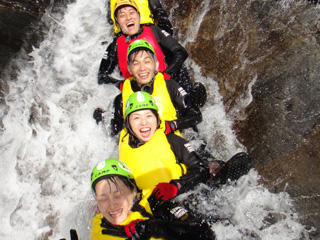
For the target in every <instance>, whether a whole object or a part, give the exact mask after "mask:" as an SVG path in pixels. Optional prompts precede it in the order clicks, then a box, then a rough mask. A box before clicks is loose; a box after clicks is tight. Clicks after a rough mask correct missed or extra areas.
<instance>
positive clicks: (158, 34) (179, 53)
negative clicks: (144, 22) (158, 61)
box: [150, 26, 188, 75]
mask: <svg viewBox="0 0 320 240" xmlns="http://www.w3.org/2000/svg"><path fill="white" fill-rule="evenodd" d="M150 28H151V30H152V32H153V34H154V36H155V38H156V39H157V42H158V44H159V46H160V47H161V50H162V51H163V54H164V55H165V61H166V64H167V69H166V71H165V72H166V73H168V74H169V75H170V74H174V73H176V72H178V70H179V69H180V68H181V67H182V64H183V63H184V61H185V60H186V59H187V57H188V53H187V51H186V50H185V48H184V47H183V46H182V45H181V44H180V43H179V42H178V41H177V40H176V39H174V38H173V37H172V36H171V35H170V34H168V33H166V32H165V31H163V30H161V29H160V28H158V27H156V26H150Z"/></svg>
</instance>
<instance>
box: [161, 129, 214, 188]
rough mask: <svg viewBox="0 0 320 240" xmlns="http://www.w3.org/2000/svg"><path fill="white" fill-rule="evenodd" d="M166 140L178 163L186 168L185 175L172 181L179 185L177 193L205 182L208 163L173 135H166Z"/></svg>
mask: <svg viewBox="0 0 320 240" xmlns="http://www.w3.org/2000/svg"><path fill="white" fill-rule="evenodd" d="M167 139H168V142H169V144H170V145H171V149H172V151H173V153H174V155H175V157H176V160H177V161H178V162H179V163H183V164H185V165H186V167H187V173H186V174H185V175H183V176H182V177H181V178H180V179H177V180H173V181H176V182H178V183H180V184H181V189H180V190H179V193H183V192H186V191H189V190H191V189H192V188H193V187H194V186H195V185H197V184H198V183H201V182H206V181H207V180H208V179H209V177H210V170H209V165H208V162H207V161H205V160H202V159H200V158H199V157H198V156H197V155H196V153H195V151H194V150H193V149H192V147H191V146H190V144H189V143H188V142H187V141H186V140H185V139H184V138H182V137H179V136H177V135H175V134H174V133H171V134H168V135H167Z"/></svg>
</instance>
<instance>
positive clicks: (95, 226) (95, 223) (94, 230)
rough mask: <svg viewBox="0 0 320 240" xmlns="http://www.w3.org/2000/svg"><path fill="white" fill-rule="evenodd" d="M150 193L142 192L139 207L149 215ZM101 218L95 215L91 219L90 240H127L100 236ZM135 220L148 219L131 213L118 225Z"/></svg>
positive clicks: (147, 191) (137, 213)
mask: <svg viewBox="0 0 320 240" xmlns="http://www.w3.org/2000/svg"><path fill="white" fill-rule="evenodd" d="M151 193H152V191H149V190H144V191H143V193H142V196H143V198H142V199H141V200H140V202H139V205H140V206H142V207H144V208H145V210H146V211H147V212H148V213H150V214H151V209H150V206H149V202H148V197H149V196H150V195H151ZM102 218H103V215H102V214H101V213H100V214H97V215H95V216H94V218H93V219H92V227H91V234H90V240H120V239H127V238H122V237H116V236H112V235H105V234H102V232H101V231H102V227H101V226H100V224H101V220H102ZM137 219H148V217H144V216H142V214H141V213H140V212H131V213H130V214H129V216H128V218H127V219H126V220H125V221H123V222H122V223H121V224H120V225H127V224H129V223H130V222H132V221H133V220H137ZM157 239H158V240H161V239H162V238H153V237H152V238H150V240H157Z"/></svg>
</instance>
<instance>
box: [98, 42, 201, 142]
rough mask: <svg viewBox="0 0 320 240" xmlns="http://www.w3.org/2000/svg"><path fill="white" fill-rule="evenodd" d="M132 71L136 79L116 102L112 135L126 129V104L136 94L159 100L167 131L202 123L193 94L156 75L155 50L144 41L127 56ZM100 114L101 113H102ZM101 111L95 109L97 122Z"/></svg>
mask: <svg viewBox="0 0 320 240" xmlns="http://www.w3.org/2000/svg"><path fill="white" fill-rule="evenodd" d="M127 61H128V68H129V71H130V72H131V73H132V75H133V77H132V78H128V79H126V80H125V81H124V84H123V89H122V93H120V94H119V95H118V96H117V97H116V98H115V100H114V113H113V118H112V119H111V134H112V135H113V136H115V135H117V134H118V133H119V132H120V131H121V130H122V129H123V128H124V124H123V123H124V118H123V115H124V104H123V103H125V102H126V100H127V98H128V97H129V96H130V95H131V94H132V93H133V92H136V91H140V90H143V91H146V92H148V93H150V94H151V95H152V96H153V97H154V98H155V99H156V101H157V105H158V106H159V115H160V118H161V120H163V124H164V125H165V126H166V128H165V132H166V133H167V134H168V133H170V132H171V131H173V132H174V131H177V130H183V129H186V128H195V126H196V125H197V124H198V123H199V122H201V121H202V114H201V112H200V110H199V108H197V107H194V106H193V105H192V100H191V97H190V94H187V93H186V92H185V91H184V89H183V88H182V87H180V86H179V84H178V83H177V82H175V81H173V80H172V79H170V80H164V76H163V74H162V73H160V72H157V71H156V68H157V65H158V62H157V58H156V53H155V51H154V49H153V47H152V46H151V45H150V44H149V43H148V42H147V41H145V40H142V39H140V40H135V41H134V42H132V43H131V44H130V46H129V50H128V53H127ZM99 113H100V114H99ZM101 114H102V111H99V110H96V112H95V114H94V118H95V119H96V121H97V123H98V122H99V121H100V120H102V116H101Z"/></svg>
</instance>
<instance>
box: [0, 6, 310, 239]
mask: <svg viewBox="0 0 320 240" xmlns="http://www.w3.org/2000/svg"><path fill="white" fill-rule="evenodd" d="M105 15H106V7H105V5H104V3H103V2H102V1H98V0H82V1H77V2H75V3H72V4H70V5H69V6H68V7H67V9H66V12H65V14H64V15H59V14H56V15H54V16H52V15H50V13H47V15H45V16H44V17H43V24H45V25H47V26H48V33H47V35H46V38H45V40H44V41H43V42H42V43H41V44H40V46H39V47H38V48H35V49H34V50H33V51H32V52H31V53H30V55H29V58H28V59H27V60H26V59H25V58H22V57H21V58H18V59H16V60H15V61H14V63H13V65H14V68H15V69H14V68H13V67H12V68H10V67H8V77H7V79H5V80H6V81H7V82H8V85H9V91H8V92H7V93H6V95H5V104H4V105H3V106H1V108H0V110H1V114H0V116H3V118H2V123H3V126H2V129H1V140H0V154H1V162H0V164H1V167H0V174H1V176H2V178H1V182H0V186H1V188H2V191H1V193H0V202H1V208H0V216H1V220H0V226H1V228H0V239H60V238H63V237H66V238H68V237H69V229H70V228H75V229H77V231H78V234H79V237H80V239H89V232H90V221H91V218H92V216H93V212H94V211H93V209H94V199H93V196H92V194H91V192H90V180H89V179H90V173H91V169H92V167H93V166H94V164H95V163H97V162H98V161H100V160H102V159H104V158H108V157H117V155H118V153H117V142H116V140H114V139H113V138H111V137H110V132H109V130H108V129H109V125H108V124H105V126H102V125H101V124H100V125H99V126H98V125H96V123H95V121H94V120H93V118H92V114H93V111H94V109H95V108H96V107H102V108H103V109H105V110H106V113H105V118H106V121H105V122H106V123H107V122H109V121H108V120H109V119H110V118H111V112H112V101H113V99H114V97H115V96H116V95H117V94H118V93H119V91H118V90H117V89H116V88H115V87H113V86H105V85H104V86H98V84H97V71H98V67H99V63H100V60H101V57H102V55H103V53H104V50H105V48H106V45H102V44H101V42H103V41H109V42H110V41H111V32H112V27H111V26H108V25H107V24H106V19H105ZM201 16H202V15H201ZM53 20H54V21H53ZM188 64H189V66H190V67H192V68H193V69H194V71H195V74H196V76H197V79H199V81H201V82H203V83H204V84H205V85H206V87H207V88H208V92H209V99H208V103H207V105H206V106H205V107H204V108H203V109H202V111H203V116H204V121H203V122H202V123H201V124H200V125H199V129H200V135H202V136H203V137H204V138H205V139H206V141H207V142H208V143H209V145H210V146H211V148H212V149H210V150H211V151H212V152H213V154H214V155H215V156H218V157H219V158H220V159H224V160H226V159H228V158H230V157H231V156H232V155H233V154H234V153H236V152H238V151H243V150H244V147H243V146H241V144H239V143H238V142H237V140H236V137H235V135H234V134H233V131H232V128H231V126H232V120H230V119H227V117H226V114H225V112H224V108H223V104H222V101H221V96H220V95H219V92H218V87H217V84H215V82H214V81H213V80H212V79H207V78H205V77H203V76H201V74H200V69H199V67H198V66H196V65H195V64H194V63H193V62H192V61H191V60H189V61H188ZM13 65H12V66H13ZM11 71H16V72H17V74H18V77H17V78H16V79H15V78H10V77H9V76H10V75H9V72H11ZM213 148H214V149H213ZM258 179H259V176H258V174H257V173H256V172H255V171H254V170H251V172H250V173H249V174H248V175H247V176H244V177H243V178H242V179H241V180H240V182H239V183H238V184H237V185H236V186H235V185H229V186H225V187H223V188H221V189H216V190H212V189H211V188H209V187H208V186H206V185H201V186H199V187H197V188H196V190H195V191H194V192H190V193H188V194H185V195H184V196H181V198H183V197H188V196H190V194H195V196H196V197H195V198H194V200H193V201H192V202H190V204H191V205H192V207H193V208H194V209H195V210H196V211H197V212H199V213H201V214H203V216H204V217H206V218H208V219H210V218H212V217H214V216H219V217H220V218H224V219H227V220H223V221H218V222H215V223H214V222H213V223H212V228H213V230H214V231H216V233H217V237H218V239H300V238H301V237H302V236H307V233H306V232H305V230H304V228H303V226H302V225H300V224H299V223H298V222H297V221H296V214H295V212H294V210H293V208H292V204H291V200H290V198H289V197H288V195H287V194H285V193H281V194H272V193H269V192H268V191H267V190H266V189H265V188H263V187H262V186H260V185H259V183H258Z"/></svg>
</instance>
